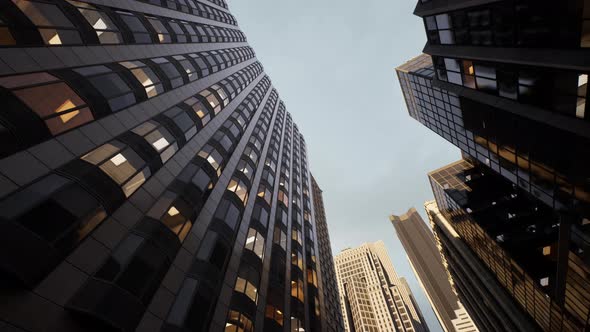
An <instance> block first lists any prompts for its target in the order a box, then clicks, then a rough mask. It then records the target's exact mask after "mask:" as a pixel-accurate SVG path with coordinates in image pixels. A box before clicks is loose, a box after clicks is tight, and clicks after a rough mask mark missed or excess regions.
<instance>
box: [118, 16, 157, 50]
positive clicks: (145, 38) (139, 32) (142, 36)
mask: <svg viewBox="0 0 590 332" xmlns="http://www.w3.org/2000/svg"><path fill="white" fill-rule="evenodd" d="M117 13H118V14H119V15H120V16H121V19H122V20H123V22H125V24H126V25H127V27H128V28H129V30H131V33H132V34H133V38H134V39H135V43H136V44H149V43H151V42H152V38H151V37H150V34H149V33H148V30H147V28H146V27H145V25H143V23H142V22H141V21H140V20H139V18H137V17H136V16H135V15H133V14H132V13H129V12H123V11H119V10H118V11H117Z"/></svg>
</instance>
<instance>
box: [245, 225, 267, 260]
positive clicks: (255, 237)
mask: <svg viewBox="0 0 590 332" xmlns="http://www.w3.org/2000/svg"><path fill="white" fill-rule="evenodd" d="M244 248H246V249H248V250H250V251H252V252H254V253H255V254H256V256H258V257H260V259H264V236H262V234H260V233H258V231H256V230H255V229H253V228H250V229H249V230H248V235H247V237H246V245H244Z"/></svg>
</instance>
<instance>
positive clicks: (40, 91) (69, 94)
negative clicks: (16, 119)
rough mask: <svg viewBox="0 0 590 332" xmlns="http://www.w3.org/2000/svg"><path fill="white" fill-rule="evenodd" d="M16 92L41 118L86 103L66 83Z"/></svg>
mask: <svg viewBox="0 0 590 332" xmlns="http://www.w3.org/2000/svg"><path fill="white" fill-rule="evenodd" d="M14 94H15V95H16V96H17V97H18V98H19V99H21V100H22V101H23V102H24V103H25V104H27V106H29V107H30V108H31V109H32V110H33V111H34V112H35V113H37V114H38V115H39V116H40V117H41V118H45V117H48V116H51V115H54V114H59V113H62V112H66V111H68V110H71V109H72V108H76V107H80V106H84V105H85V102H84V101H83V100H82V99H81V98H80V97H79V96H78V95H77V94H76V93H75V92H74V91H73V90H72V89H70V87H69V86H68V85H67V84H65V83H55V84H48V85H42V86H38V87H34V88H27V89H22V90H17V91H14ZM65 122H67V121H65Z"/></svg>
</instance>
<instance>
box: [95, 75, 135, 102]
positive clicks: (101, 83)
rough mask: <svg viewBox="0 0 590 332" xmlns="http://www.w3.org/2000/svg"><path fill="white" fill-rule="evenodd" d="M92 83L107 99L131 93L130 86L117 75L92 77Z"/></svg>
mask: <svg viewBox="0 0 590 332" xmlns="http://www.w3.org/2000/svg"><path fill="white" fill-rule="evenodd" d="M89 80H90V83H92V85H94V87H95V88H96V89H97V90H98V91H100V93H101V94H102V95H103V96H104V97H105V98H107V99H108V98H112V97H115V96H118V95H120V94H123V93H125V92H129V91H130V90H131V89H130V88H129V86H128V85H127V84H126V83H125V82H124V81H123V80H122V79H121V78H120V77H119V76H118V75H117V74H115V73H112V74H107V75H101V76H96V77H92V78H90V79H89Z"/></svg>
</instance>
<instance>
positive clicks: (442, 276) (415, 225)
mask: <svg viewBox="0 0 590 332" xmlns="http://www.w3.org/2000/svg"><path fill="white" fill-rule="evenodd" d="M389 219H390V220H391V223H392V224H393V226H394V227H395V231H396V233H397V237H398V238H399V239H400V242H401V243H402V245H403V246H404V249H405V251H406V254H407V256H408V261H409V262H410V266H411V267H412V269H413V270H414V274H416V278H417V279H418V280H419V281H420V285H421V286H422V288H423V289H424V292H425V293H426V297H427V298H428V301H429V302H430V304H431V306H432V308H433V310H434V313H435V314H436V316H437V318H438V320H439V322H440V324H441V326H442V328H443V330H444V331H448V332H453V331H462V332H463V331H464V332H468V331H477V327H475V325H474V323H473V321H472V320H471V318H469V314H467V313H466V312H465V309H464V308H463V305H462V304H461V302H460V301H459V298H458V297H457V295H456V294H455V292H454V290H453V288H452V286H451V284H450V282H449V276H448V274H447V272H446V270H445V267H444V266H443V263H442V259H441V255H440V252H439V250H438V249H437V248H436V245H435V239H434V236H433V235H432V232H431V231H430V230H429V229H428V227H427V225H426V223H424V221H423V220H422V218H421V217H420V215H419V214H418V211H416V209H415V208H411V209H409V210H408V212H406V213H405V214H402V215H401V216H396V215H391V216H390V217H389Z"/></svg>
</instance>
